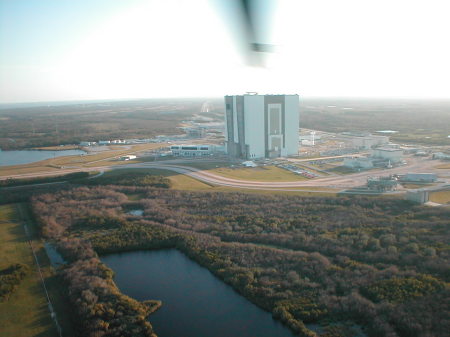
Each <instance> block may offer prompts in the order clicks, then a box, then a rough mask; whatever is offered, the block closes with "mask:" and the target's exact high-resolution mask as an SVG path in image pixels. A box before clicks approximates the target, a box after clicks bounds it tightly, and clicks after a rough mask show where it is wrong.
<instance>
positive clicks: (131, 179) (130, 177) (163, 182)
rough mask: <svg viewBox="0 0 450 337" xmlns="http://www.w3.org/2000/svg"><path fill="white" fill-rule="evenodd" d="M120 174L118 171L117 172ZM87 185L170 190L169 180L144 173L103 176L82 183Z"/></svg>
mask: <svg viewBox="0 0 450 337" xmlns="http://www.w3.org/2000/svg"><path fill="white" fill-rule="evenodd" d="M119 172H120V171H119ZM84 183H85V184H87V185H125V186H141V187H143V186H149V187H150V186H151V187H159V188H170V187H171V181H170V179H168V178H166V177H163V176H158V175H152V174H150V173H144V172H129V171H128V172H126V173H124V174H116V175H103V176H100V177H98V178H94V179H89V180H85V181H84Z"/></svg>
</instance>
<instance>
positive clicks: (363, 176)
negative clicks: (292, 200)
mask: <svg viewBox="0 0 450 337" xmlns="http://www.w3.org/2000/svg"><path fill="white" fill-rule="evenodd" d="M406 161H407V165H405V166H400V167H395V168H392V169H388V170H380V171H364V172H359V173H354V174H348V175H343V176H331V177H321V178H316V179H310V180H298V181H290V182H278V181H273V182H267V181H250V180H242V179H235V178H227V177H223V176H221V175H219V174H216V173H213V172H211V171H208V170H202V169H197V168H193V167H189V166H186V165H183V164H180V163H186V160H167V161H161V162H148V163H137V164H125V165H118V166H109V167H104V166H103V167H91V168H78V169H76V168H72V169H62V170H60V171H59V173H60V174H67V173H71V172H80V171H103V170H115V169H126V168H157V169H165V170H171V171H174V172H177V173H180V174H185V175H188V176H191V177H193V178H195V179H197V180H200V181H203V182H206V183H209V184H214V185H218V186H229V187H237V188H250V189H262V190H276V189H283V190H284V189H295V188H303V189H304V188H307V187H310V188H314V187H322V188H332V189H337V190H342V189H347V188H352V187H358V186H363V185H365V184H366V181H367V177H368V176H388V175H391V174H405V173H408V172H434V173H437V174H438V176H439V177H440V179H441V180H442V181H443V182H445V181H448V180H449V179H450V170H439V169H435V168H433V166H436V165H437V164H438V162H436V161H431V160H429V159H425V158H420V157H409V158H407V159H406ZM194 162H195V161H194ZM52 175H55V172H44V173H35V174H21V175H12V176H9V177H11V178H25V177H43V176H52ZM4 178H6V177H2V178H0V179H4Z"/></svg>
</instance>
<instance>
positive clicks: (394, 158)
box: [372, 147, 403, 163]
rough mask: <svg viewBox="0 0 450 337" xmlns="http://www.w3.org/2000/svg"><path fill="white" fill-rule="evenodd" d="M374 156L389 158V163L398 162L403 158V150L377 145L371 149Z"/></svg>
mask: <svg viewBox="0 0 450 337" xmlns="http://www.w3.org/2000/svg"><path fill="white" fill-rule="evenodd" d="M372 156H373V157H374V158H380V159H384V160H390V161H391V163H399V162H401V161H402V160H403V150H401V149H396V148H391V147H379V148H376V149H373V150H372Z"/></svg>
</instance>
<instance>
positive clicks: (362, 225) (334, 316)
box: [33, 186, 450, 336]
mask: <svg viewBox="0 0 450 337" xmlns="http://www.w3.org/2000/svg"><path fill="white" fill-rule="evenodd" d="M128 194H132V195H136V194H139V195H141V196H142V199H141V200H138V201H130V200H129V199H128V198H127V195H128ZM33 208H34V210H35V213H36V216H37V218H38V219H39V222H40V223H41V226H42V232H43V234H44V235H45V236H47V237H48V238H51V239H53V240H56V241H57V243H58V246H59V250H60V251H61V252H62V253H63V254H64V255H65V257H66V258H67V259H68V260H69V261H72V262H71V264H70V265H69V266H68V267H67V268H66V269H65V271H64V277H65V279H66V281H67V283H68V286H69V288H70V289H71V290H70V293H71V297H72V299H73V301H74V303H75V304H76V308H77V313H78V317H79V318H80V319H82V320H86V321H87V322H89V323H88V324H86V326H87V329H88V331H87V332H89V333H91V334H92V333H93V332H94V331H101V332H102V333H104V335H105V336H110V335H111V336H112V335H113V333H112V331H113V330H111V331H110V329H112V327H114V328H117V329H124V330H120V331H121V332H122V333H124V335H126V334H125V333H128V332H127V331H131V330H128V329H129V328H130V329H132V328H133V327H137V326H138V327H139V329H144V327H145V324H144V321H145V319H144V317H145V314H146V313H148V312H147V311H145V309H144V308H143V307H141V306H140V304H139V303H137V302H135V301H134V302H133V301H132V300H131V299H128V298H127V299H124V298H122V297H121V296H123V295H120V293H118V292H117V289H116V288H115V287H114V286H113V284H112V282H111V275H112V273H111V272H110V271H109V270H108V269H107V268H106V267H105V266H103V265H102V264H101V263H100V262H99V260H98V258H97V256H96V254H95V252H94V250H92V248H91V246H92V247H93V248H94V249H95V251H96V252H98V253H100V254H103V253H112V252H118V251H127V250H135V249H159V248H167V247H175V248H178V249H180V250H181V251H183V252H184V253H185V254H187V255H188V256H189V257H191V258H192V259H194V260H195V261H197V262H198V263H200V264H202V265H204V266H206V267H207V268H208V269H210V270H211V271H212V272H214V273H215V274H216V275H217V276H218V277H220V278H221V279H223V280H224V281H225V282H227V283H229V284H230V285H232V286H233V287H234V288H235V289H236V290H237V291H239V292H240V293H242V294H243V295H244V296H245V297H247V298H248V299H250V300H251V301H253V302H254V303H256V304H257V305H259V306H261V307H262V308H265V309H267V310H270V311H272V312H273V314H274V316H275V317H278V318H279V319H281V320H282V321H284V322H285V323H286V324H288V325H289V326H290V327H291V328H292V329H293V330H294V331H296V332H297V333H298V334H299V335H301V336H314V335H315V333H314V332H312V331H310V330H308V329H307V328H306V327H305V325H304V323H308V322H322V323H323V324H325V323H324V322H326V321H330V320H331V321H349V320H350V321H353V322H356V323H358V324H361V325H362V326H364V327H365V331H366V332H367V334H368V335H369V336H426V335H430V336H431V335H433V336H445V335H446V333H447V332H448V331H449V330H450V321H449V320H448V317H450V315H449V313H450V289H449V287H448V285H447V283H446V282H448V281H449V278H450V270H449V267H448V266H449V262H450V256H449V251H450V250H449V246H448V242H450V233H449V230H448V219H449V211H448V210H445V209H438V208H424V207H420V206H414V205H412V204H410V203H407V202H404V201H400V200H386V199H374V198H345V197H343V198H339V199H337V198H299V197H286V196H258V195H249V194H238V193H193V192H180V191H171V190H163V189H154V188H144V187H123V186H122V187H114V186H108V187H91V188H88V187H81V188H76V189H71V190H66V191H64V192H60V193H53V194H46V195H41V196H38V197H35V198H34V201H33ZM133 208H142V209H144V216H143V217H136V216H131V215H126V214H125V212H124V211H125V210H127V209H133ZM85 278H88V279H89V280H90V281H89V282H87V281H86V280H85ZM93 285H95V286H93ZM87 290H89V291H90V292H88V293H86V294H87V295H88V296H87V297H83V295H82V294H83V292H84V291H87ZM102 294H106V295H102ZM92 303H95V304H92ZM99 303H100V304H101V305H100V304H99ZM124 303H128V304H124ZM97 304H99V305H100V307H102V308H105V307H106V308H108V310H109V311H108V310H107V311H108V312H110V313H111V312H114V314H113V315H107V314H105V311H102V310H97V309H92V308H97V307H95V305H97ZM92 305H93V306H92ZM123 306H125V307H126V308H127V309H126V310H125V312H126V313H127V315H128V316H126V317H128V318H127V320H132V321H133V322H134V323H133V324H135V325H133V326H130V327H126V329H125V326H121V328H119V327H118V325H117V324H122V323H123V322H122V319H121V318H120V317H121V316H120V315H119V316H120V317H119V316H118V315H117V314H116V313H117V311H120V312H121V313H123V312H124V311H123V309H118V308H122V307H123ZM421 308H427V310H430V311H429V312H427V313H426V314H423V313H422V309H421ZM88 309H89V310H88ZM136 317H142V320H137V321H136V320H135V319H137V318H136ZM111 320H112V321H111ZM116 320H118V321H116ZM98 322H100V323H99V324H97V323H98ZM112 322H114V323H112ZM111 324H112V325H111ZM148 329H150V328H149V327H148ZM115 331H117V330H115ZM139 331H142V333H144V332H143V331H146V332H145V333H150V330H145V329H144V330H139ZM330 331H334V330H333V329H331V328H330V329H328V332H325V333H324V336H331V335H330V333H331V332H330ZM87 332H86V333H87ZM135 335H136V334H135ZM144 335H145V334H144ZM335 335H337V334H335Z"/></svg>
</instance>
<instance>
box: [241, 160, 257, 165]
mask: <svg viewBox="0 0 450 337" xmlns="http://www.w3.org/2000/svg"><path fill="white" fill-rule="evenodd" d="M242 165H244V166H245V167H257V166H258V165H256V163H255V162H254V161H251V160H247V161H244V162H243V163H242Z"/></svg>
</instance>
